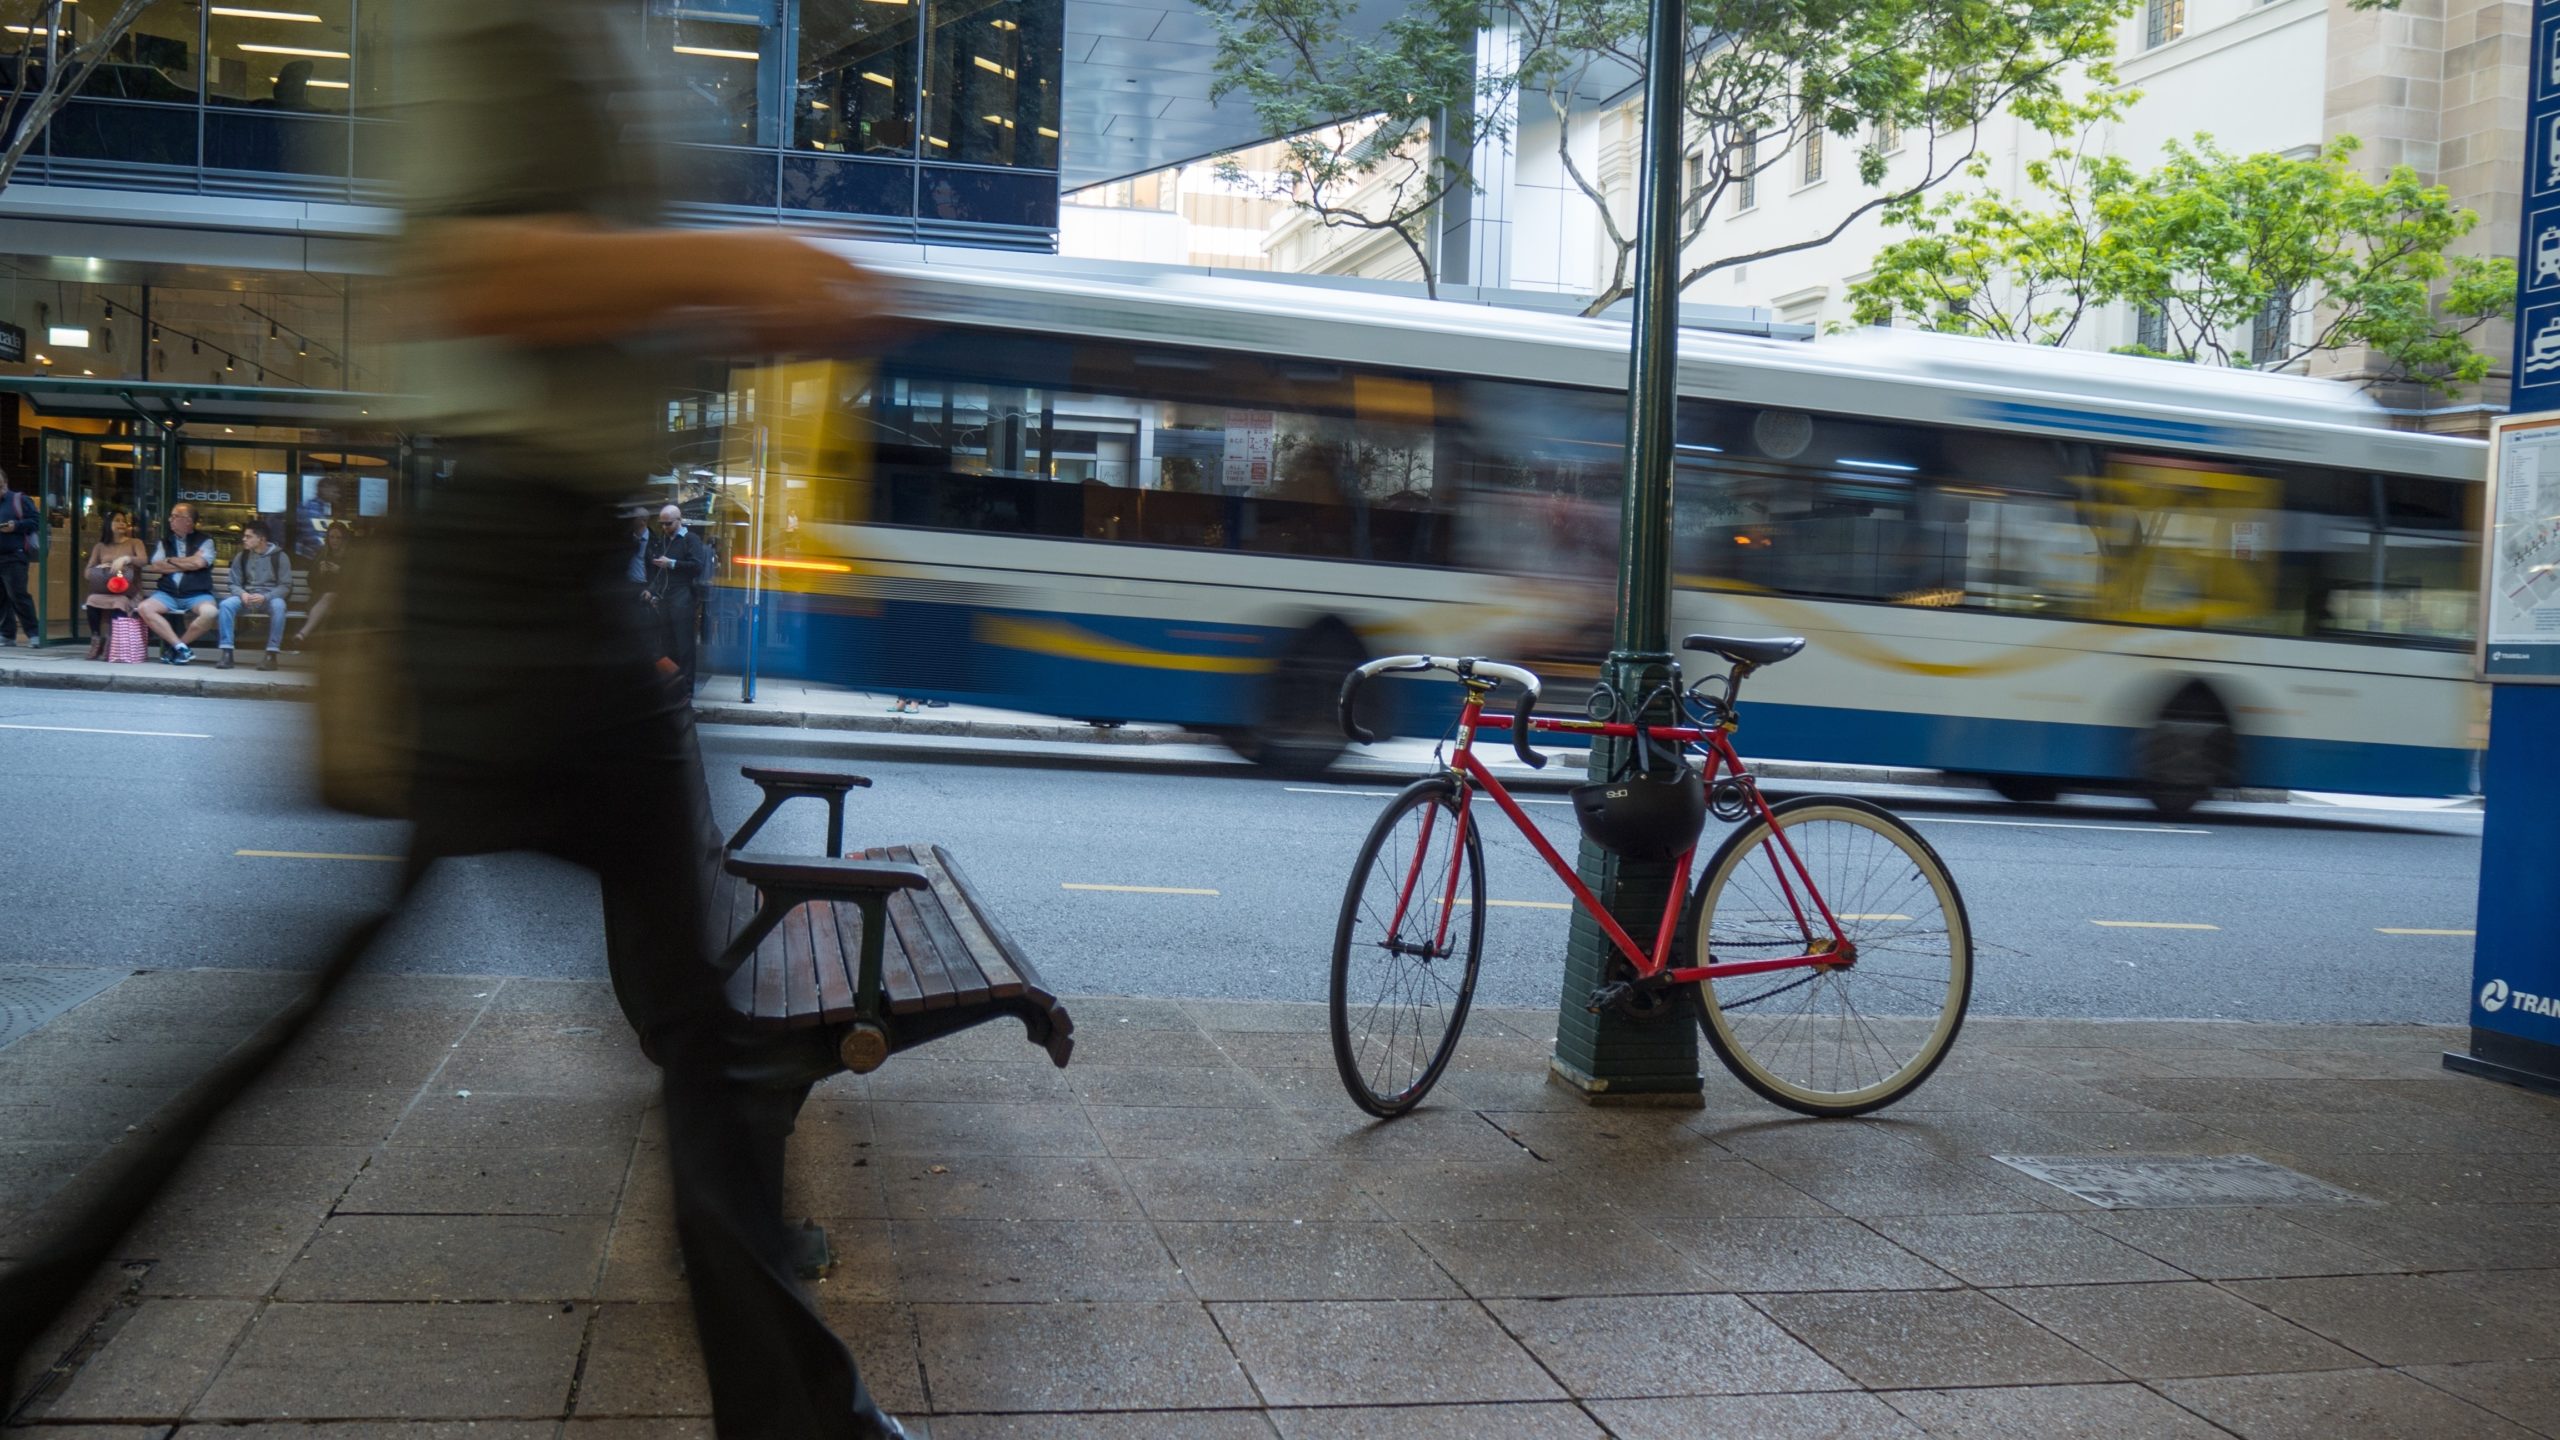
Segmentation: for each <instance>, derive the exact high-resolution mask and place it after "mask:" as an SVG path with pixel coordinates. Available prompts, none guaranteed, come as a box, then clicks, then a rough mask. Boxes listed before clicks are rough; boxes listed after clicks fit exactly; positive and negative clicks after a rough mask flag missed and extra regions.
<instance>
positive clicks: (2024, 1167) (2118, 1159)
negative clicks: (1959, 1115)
mask: <svg viewBox="0 0 2560 1440" xmlns="http://www.w3.org/2000/svg"><path fill="white" fill-rule="evenodd" d="M1991 1158H1992V1159H1994V1160H1997V1161H1999V1162H2000V1163H2001V1164H2003V1165H2006V1166H2008V1167H2009V1168H2011V1169H2013V1170H2019V1171H2023V1172H2025V1173H2027V1174H2029V1175H2033V1176H2034V1177H2036V1178H2037V1179H2039V1180H2042V1181H2043V1182H2045V1183H2046V1184H2048V1185H2053V1186H2057V1187H2059V1188H2061V1189H2064V1190H2068V1191H2070V1192H2071V1193H2072V1194H2074V1195H2077V1196H2079V1197H2080V1198H2081V1199H2083V1200H2086V1201H2088V1202H2089V1203H2090V1204H2092V1205H2100V1206H2104V1207H2105V1208H2107V1209H2109V1210H2169V1209H2177V1208H2181V1207H2187V1206H2205V1205H2368V1204H2371V1203H2372V1202H2371V1201H2369V1200H2367V1199H2365V1197H2363V1196H2361V1195H2358V1194H2356V1193H2355V1192H2354V1191H2352V1190H2341V1189H2339V1188H2338V1187H2337V1186H2335V1185H2332V1184H2330V1183H2329V1182H2328V1181H2326V1180H2314V1179H2312V1178H2311V1177H2310V1176H2308V1175H2305V1174H2303V1173H2302V1172H2301V1171H2299V1170H2287V1169H2286V1168H2284V1167H2283V1166H2281V1165H2270V1164H2268V1163H2267V1162H2266V1161H2264V1160H2261V1159H2259V1158H2258V1157H2257V1156H2255V1155H2131V1156H2128V1155H1994V1156H1992V1157H1991Z"/></svg>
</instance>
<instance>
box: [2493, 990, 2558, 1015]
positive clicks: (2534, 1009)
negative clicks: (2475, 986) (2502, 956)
mask: <svg viewBox="0 0 2560 1440" xmlns="http://www.w3.org/2000/svg"><path fill="white" fill-rule="evenodd" d="M2480 1008H2481V1009H2483V1010H2485V1011H2487V1012H2489V1013H2490V1014H2492V1015H2495V1014H2497V1013H2498V1012H2499V1011H2501V1010H2505V1009H2509V1008H2513V1009H2514V1010H2516V1011H2517V1012H2519V1013H2521V1014H2525V1015H2539V1016H2541V1017H2542V1018H2544V1019H2545V1020H2560V998H2554V997H2552V996H2549V995H2534V994H2529V993H2527V992H2525V991H2522V990H2518V989H2516V988H2514V987H2513V986H2510V985H2509V984H2507V982H2506V981H2504V980H2492V981H2490V982H2489V983H2488V984H2486V985H2483V986H2481V987H2480Z"/></svg>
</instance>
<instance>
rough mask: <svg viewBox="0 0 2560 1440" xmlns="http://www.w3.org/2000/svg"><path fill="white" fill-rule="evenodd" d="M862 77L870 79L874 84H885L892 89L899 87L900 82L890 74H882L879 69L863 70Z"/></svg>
mask: <svg viewBox="0 0 2560 1440" xmlns="http://www.w3.org/2000/svg"><path fill="white" fill-rule="evenodd" d="M862 78H863V79H865V80H868V81H870V82H871V83H872V84H874V85H885V86H887V87H889V88H890V89H892V90H895V89H897V88H898V82H897V81H895V80H892V79H890V78H889V77H888V76H886V75H883V74H881V73H880V72H879V71H877V70H865V71H863V72H862Z"/></svg>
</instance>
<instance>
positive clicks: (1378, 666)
mask: <svg viewBox="0 0 2560 1440" xmlns="http://www.w3.org/2000/svg"><path fill="white" fill-rule="evenodd" d="M1430 670H1446V671H1448V672H1449V673H1450V674H1452V675H1455V676H1457V677H1458V678H1459V679H1461V680H1472V679H1474V678H1476V677H1477V676H1479V675H1481V676H1484V677H1486V678H1488V679H1491V680H1493V681H1494V682H1496V683H1497V684H1498V683H1500V682H1503V681H1506V680H1507V681H1509V682H1511V683H1512V684H1514V685H1517V686H1519V687H1520V703H1519V705H1518V706H1517V707H1516V708H1515V709H1514V710H1513V711H1512V715H1511V750H1512V753H1513V754H1515V755H1518V756H1519V757H1520V763H1521V764H1523V765H1526V766H1528V767H1529V768H1530V769H1532V770H1544V769H1545V768H1547V757H1546V756H1544V755H1541V754H1539V753H1538V752H1537V751H1535V750H1532V749H1530V748H1529V712H1530V711H1532V710H1534V709H1536V708H1538V694H1539V692H1540V690H1541V689H1543V688H1544V687H1543V686H1542V685H1541V683H1540V682H1539V680H1538V677H1537V676H1536V675H1534V674H1532V673H1530V672H1529V671H1527V670H1523V669H1521V668H1520V667H1519V666H1517V665H1505V664H1503V663H1502V662H1501V661H1499V660H1478V659H1476V658H1474V657H1472V656H1469V657H1466V658H1463V659H1458V658H1452V657H1450V656H1446V655H1389V656H1387V657H1385V658H1384V659H1379V660H1372V661H1370V662H1369V663H1368V664H1366V665H1363V666H1361V667H1360V668H1358V669H1356V670H1354V671H1352V672H1351V673H1350V674H1348V675H1345V676H1343V677H1342V733H1343V734H1345V735H1348V736H1350V737H1351V738H1352V739H1354V740H1357V741H1359V742H1361V743H1362V744H1364V745H1365V744H1367V743H1369V742H1370V741H1372V740H1375V739H1377V738H1378V737H1377V736H1376V735H1374V734H1372V733H1370V731H1369V730H1368V729H1367V728H1366V727H1365V726H1363V725H1361V723H1360V722H1359V721H1358V720H1357V719H1355V718H1354V717H1353V715H1352V702H1353V700H1354V699H1355V698H1357V697H1358V695H1359V693H1360V686H1361V685H1362V684H1363V683H1364V682H1366V681H1367V680H1368V679H1369V677H1371V676H1373V675H1386V674H1396V673H1404V674H1413V673H1420V672H1423V671H1430Z"/></svg>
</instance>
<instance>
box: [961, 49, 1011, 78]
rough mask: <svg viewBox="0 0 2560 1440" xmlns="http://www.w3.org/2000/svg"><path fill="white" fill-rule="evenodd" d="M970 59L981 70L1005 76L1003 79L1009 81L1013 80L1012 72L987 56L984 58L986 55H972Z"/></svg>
mask: <svg viewBox="0 0 2560 1440" xmlns="http://www.w3.org/2000/svg"><path fill="white" fill-rule="evenodd" d="M969 58H970V60H972V61H974V62H975V63H976V64H977V67H978V68H979V69H981V70H991V71H993V72H995V73H996V74H998V75H1001V76H1003V77H1004V78H1006V79H1007V80H1010V79H1012V78H1013V72H1012V71H1011V70H1008V69H1006V68H1005V67H1004V66H1002V65H999V64H997V63H996V62H994V61H993V60H990V59H988V58H987V57H986V56H984V55H972V56H970V57H969Z"/></svg>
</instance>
